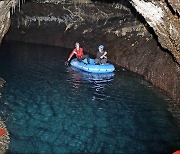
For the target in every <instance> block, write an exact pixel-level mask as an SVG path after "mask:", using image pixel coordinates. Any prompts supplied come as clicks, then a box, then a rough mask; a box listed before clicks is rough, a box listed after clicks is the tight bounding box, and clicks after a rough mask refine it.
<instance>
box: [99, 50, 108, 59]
mask: <svg viewBox="0 0 180 154" xmlns="http://www.w3.org/2000/svg"><path fill="white" fill-rule="evenodd" d="M106 55H107V52H106V51H105V52H104V54H103V55H102V56H101V57H100V58H101V59H103V58H107V56H106Z"/></svg>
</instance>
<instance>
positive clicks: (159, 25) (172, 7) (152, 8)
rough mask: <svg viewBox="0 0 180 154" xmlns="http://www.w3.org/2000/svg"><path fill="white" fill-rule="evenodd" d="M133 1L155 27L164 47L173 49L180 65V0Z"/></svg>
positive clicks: (172, 51)
mask: <svg viewBox="0 0 180 154" xmlns="http://www.w3.org/2000/svg"><path fill="white" fill-rule="evenodd" d="M131 3H132V5H133V6H134V7H135V8H136V10H137V11H138V12H140V13H141V14H142V15H143V17H144V18H145V19H146V21H147V23H148V24H149V25H150V26H151V27H152V28H153V29H154V32H155V33H156V35H157V36H158V41H159V42H160V43H161V45H162V47H164V48H167V49H168V50H169V51H171V53H172V54H173V56H174V58H175V60H176V61H177V63H178V64H179V65H180V39H179V36H180V19H179V13H180V2H179V0H163V1H157V0H148V1H146V0H142V1H139V0H131Z"/></svg>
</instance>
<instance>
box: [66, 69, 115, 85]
mask: <svg viewBox="0 0 180 154" xmlns="http://www.w3.org/2000/svg"><path fill="white" fill-rule="evenodd" d="M69 72H70V73H71V74H72V76H73V78H74V79H75V80H76V81H80V80H85V81H89V82H95V83H104V82H109V81H112V80H113V79H114V72H111V73H90V72H85V71H81V70H78V69H76V68H69Z"/></svg>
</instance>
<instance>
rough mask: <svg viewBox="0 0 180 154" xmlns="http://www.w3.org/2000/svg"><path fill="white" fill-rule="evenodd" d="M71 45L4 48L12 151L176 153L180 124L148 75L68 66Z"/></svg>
mask: <svg viewBox="0 0 180 154" xmlns="http://www.w3.org/2000/svg"><path fill="white" fill-rule="evenodd" d="M69 52H70V50H69V49H65V48H60V47H52V46H44V45H37V44H25V43H12V42H11V43H8V44H4V45H2V46H1V48H0V75H1V76H2V77H3V78H4V79H5V80H6V81H7V83H6V85H5V87H4V88H3V89H1V93H2V98H1V99H0V116H2V117H3V119H4V120H5V121H6V124H7V128H8V130H9V132H10V138H11V142H10V147H9V151H8V153H58V154H60V153H103V154H104V153H107V154H110V153H118V154H139V153H144V154H146V153H147V154H148V153H149V154H152V153H153V154H155V153H163V154H165V153H172V152H173V151H175V150H177V149H178V148H179V149H180V138H179V130H178V128H177V127H176V124H175V122H174V119H173V117H172V115H171V114H170V113H169V112H168V111H167V107H168V106H167V104H168V103H169V101H170V100H169V99H168V98H167V97H166V96H164V95H163V94H161V93H159V92H158V91H157V90H156V89H155V88H153V87H152V86H151V85H150V84H149V83H147V82H146V81H144V80H143V79H142V78H141V77H140V76H138V75H136V74H134V73H132V72H128V71H121V69H119V71H117V72H115V73H109V74H106V75H105V74H102V75H97V74H91V73H85V72H80V71H77V70H74V69H72V68H70V67H66V66H65V65H64V62H65V60H66V59H67V57H68V53H69Z"/></svg>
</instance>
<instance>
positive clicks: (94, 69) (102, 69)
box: [70, 58, 115, 73]
mask: <svg viewBox="0 0 180 154" xmlns="http://www.w3.org/2000/svg"><path fill="white" fill-rule="evenodd" d="M70 64H71V66H72V67H75V68H77V69H80V70H83V71H86V72H91V73H110V72H113V71H114V70H115V67H114V65H112V64H110V63H105V64H101V65H95V63H94V59H91V58H90V64H88V63H87V59H84V60H83V61H82V62H79V61H78V60H77V58H74V59H72V60H71V62H70Z"/></svg>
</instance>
